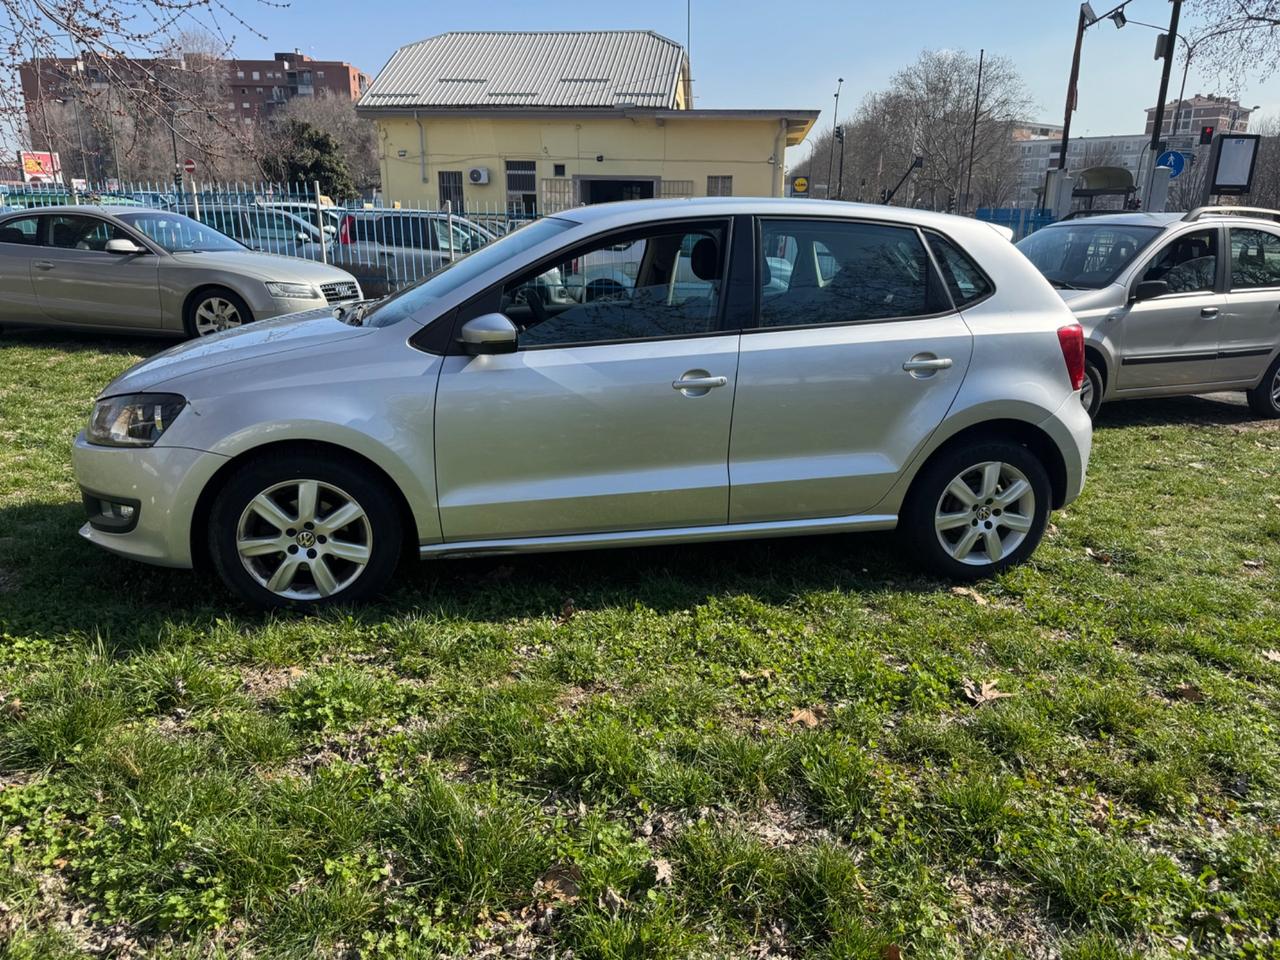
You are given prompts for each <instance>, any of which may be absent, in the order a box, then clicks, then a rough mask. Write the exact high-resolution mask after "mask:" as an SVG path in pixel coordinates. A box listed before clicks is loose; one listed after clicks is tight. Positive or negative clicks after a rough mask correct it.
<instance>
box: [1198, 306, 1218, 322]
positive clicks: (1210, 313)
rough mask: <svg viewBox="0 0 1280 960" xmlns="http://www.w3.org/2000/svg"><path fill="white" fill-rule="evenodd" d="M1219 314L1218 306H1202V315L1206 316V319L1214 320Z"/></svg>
mask: <svg viewBox="0 0 1280 960" xmlns="http://www.w3.org/2000/svg"><path fill="white" fill-rule="evenodd" d="M1217 315H1218V308H1217V307H1201V308H1200V316H1202V317H1204V318H1205V319H1206V320H1212V319H1213V318H1214V317H1216V316H1217Z"/></svg>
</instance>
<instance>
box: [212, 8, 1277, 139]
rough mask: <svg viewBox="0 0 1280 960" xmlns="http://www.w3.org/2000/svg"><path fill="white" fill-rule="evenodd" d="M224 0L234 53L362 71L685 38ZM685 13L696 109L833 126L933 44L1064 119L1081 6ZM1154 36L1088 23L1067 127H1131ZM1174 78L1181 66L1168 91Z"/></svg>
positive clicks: (631, 22)
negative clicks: (997, 69)
mask: <svg viewBox="0 0 1280 960" xmlns="http://www.w3.org/2000/svg"><path fill="white" fill-rule="evenodd" d="M231 2H232V5H233V7H232V8H233V9H235V10H236V11H237V12H238V13H240V14H241V15H242V16H243V17H244V18H245V20H246V21H247V22H249V23H250V24H252V25H253V26H254V27H256V28H257V29H259V30H261V31H262V32H263V33H265V34H266V35H267V39H266V40H265V41H264V40H260V39H258V38H257V37H252V36H250V35H249V34H247V33H246V32H245V31H243V30H240V31H239V33H238V36H237V42H236V51H237V53H239V54H240V55H241V56H246V57H250V56H257V55H262V54H265V55H267V56H269V55H270V54H271V52H272V51H274V50H276V49H281V50H286V49H293V48H294V47H297V48H299V49H300V50H302V51H303V52H304V53H309V54H311V55H313V56H315V57H318V58H322V59H336V60H348V61H350V62H351V63H354V64H356V65H357V66H359V67H361V68H362V69H364V70H366V71H368V72H369V73H370V74H376V73H377V71H378V70H379V69H380V68H381V67H382V65H383V64H385V63H386V61H387V59H388V57H390V55H391V53H392V52H393V51H394V50H395V49H396V47H398V46H400V45H402V44H404V43H409V42H412V41H414V40H418V39H421V38H423V37H427V36H430V35H432V34H435V33H440V32H443V31H446V30H476V29H507V30H515V29H529V30H538V29H557V30H559V29H621V28H628V29H630V28H643V29H651V30H655V31H657V32H658V33H661V34H664V35H666V36H668V37H671V38H672V39H674V40H678V41H680V42H684V40H685V10H686V5H685V2H684V0H639V2H636V0H633V2H630V3H619V2H600V0H532V2H530V0H523V2H518V3H517V2H512V0H490V2H488V3H475V4H469V3H435V2H422V0H364V2H362V3H359V4H353V3H352V2H351V0H295V2H294V3H293V5H292V6H291V7H288V8H284V9H272V8H270V7H267V6H259V5H258V4H256V3H254V2H253V0H231ZM1109 7H1110V4H1108V3H1107V0H1101V2H1097V0H1095V2H1094V8H1095V10H1097V12H1098V13H1102V12H1103V11H1104V10H1106V9H1109ZM692 9H693V17H692V22H693V34H692V52H693V75H694V94H695V97H696V103H697V105H698V106H702V107H786V108H798V107H806V108H818V109H821V110H823V116H822V118H821V119H820V120H819V123H820V124H822V125H824V126H825V125H827V124H829V123H830V122H831V107H832V103H833V97H832V94H833V93H834V91H835V84H836V78H837V77H841V76H842V77H844V79H845V83H844V90H843V93H842V94H841V113H842V114H844V113H845V112H846V111H847V110H849V109H852V108H853V107H854V106H855V105H856V103H857V101H858V100H859V99H860V98H861V97H862V95H863V94H865V93H866V92H868V91H871V90H875V89H877V88H879V87H881V86H883V85H884V84H885V82H886V81H887V80H888V78H889V76H890V75H891V74H892V73H893V72H894V71H895V70H897V69H898V68H899V67H901V66H903V65H904V64H906V63H908V62H910V61H911V60H912V59H914V58H915V56H916V55H917V54H918V53H919V52H920V51H921V50H923V49H941V48H956V49H963V50H967V51H970V52H972V53H974V54H976V53H977V52H978V50H979V48H986V50H987V52H988V53H993V54H996V53H998V54H1003V55H1005V56H1008V57H1010V58H1012V59H1013V60H1014V62H1015V63H1016V64H1017V66H1018V68H1019V70H1020V71H1021V73H1022V75H1023V77H1024V79H1025V80H1026V83H1027V87H1028V90H1029V92H1030V94H1031V96H1032V98H1033V99H1034V100H1035V101H1036V103H1037V104H1038V110H1037V111H1036V115H1035V119H1039V120H1046V121H1052V122H1056V123H1061V122H1062V111H1063V104H1064V100H1065V95H1066V82H1067V72H1068V69H1069V68H1070V65H1071V46H1072V43H1073V42H1074V39H1075V25H1076V16H1077V11H1078V9H1079V5H1078V3H1077V2H1075V0H1021V2H1019V0H952V2H943V0H897V2H885V0H879V2H865V0H844V2H836V0H805V2H798V3H797V2H782V3H780V2H777V0H770V2H763V0H736V2H735V0H693V8H692ZM354 10H358V11H359V13H358V16H353V11H354ZM1128 14H1129V17H1130V18H1131V19H1134V20H1145V21H1148V22H1151V23H1159V22H1161V21H1163V22H1165V23H1167V22H1168V17H1169V3H1168V0H1133V2H1132V3H1131V4H1130V5H1129V7H1128ZM1155 40H1156V31H1154V30H1150V29H1147V28H1144V27H1141V26H1137V25H1133V24H1131V25H1129V26H1127V27H1125V28H1124V29H1123V30H1117V29H1116V28H1115V27H1114V26H1112V24H1111V23H1110V22H1103V23H1099V24H1097V25H1096V26H1094V27H1093V28H1091V29H1090V30H1089V31H1088V33H1087V35H1086V40H1085V50H1084V58H1083V66H1082V71H1081V83H1080V102H1079V110H1078V111H1077V113H1076V115H1075V119H1074V120H1073V121H1072V123H1073V126H1072V133H1073V134H1079V135H1087V134H1123V133H1134V132H1140V131H1141V129H1142V124H1143V121H1144V119H1145V116H1144V114H1143V110H1144V108H1146V107H1148V106H1151V105H1152V104H1154V103H1155V100H1156V94H1157V92H1158V90H1159V81H1160V64H1159V63H1157V62H1156V61H1154V60H1153V59H1152V52H1153V50H1154V45H1155ZM1180 73H1181V63H1177V64H1176V65H1175V71H1174V76H1173V79H1172V81H1171V84H1170V94H1169V95H1170V97H1171V98H1172V97H1175V96H1176V95H1177V91H1178V83H1179V81H1180V80H1181V76H1180ZM1215 91H1221V92H1226V91H1227V88H1226V85H1225V84H1223V83H1220V82H1219V81H1218V80H1217V78H1215V77H1214V76H1213V75H1211V74H1208V73H1201V72H1199V71H1197V70H1196V64H1195V63H1194V62H1193V64H1192V69H1191V73H1190V76H1189V78H1188V81H1187V94H1188V96H1189V95H1191V94H1193V93H1196V92H1202V93H1213V92H1215ZM1239 93H1240V98H1241V100H1242V102H1243V103H1244V105H1245V106H1252V105H1254V104H1259V105H1261V106H1262V107H1263V110H1262V111H1261V112H1262V113H1269V114H1277V113H1280V79H1273V80H1271V81H1269V82H1267V83H1256V82H1255V83H1252V84H1250V85H1248V86H1246V87H1245V89H1243V90H1241V91H1239ZM791 159H792V160H793V161H794V159H795V157H794V155H793V156H792V157H791Z"/></svg>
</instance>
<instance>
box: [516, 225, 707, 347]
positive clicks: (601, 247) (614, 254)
mask: <svg viewBox="0 0 1280 960" xmlns="http://www.w3.org/2000/svg"><path fill="white" fill-rule="evenodd" d="M727 237H728V230H727V228H726V225H725V224H723V223H713V224H705V225H697V226H693V225H686V224H681V225H679V226H669V227H665V228H661V229H652V228H651V229H648V230H644V231H638V232H636V233H633V234H628V235H626V236H621V237H619V236H617V235H615V236H613V237H610V238H609V239H608V240H607V241H601V242H599V243H598V244H596V245H589V246H586V247H581V248H579V249H577V250H575V251H572V252H571V253H570V254H569V255H568V256H567V257H566V258H565V259H564V260H563V261H562V262H560V263H557V264H556V265H555V266H554V267H552V268H551V269H549V270H544V271H543V272H542V273H540V274H538V275H536V276H532V277H530V276H525V277H521V278H518V279H517V280H515V281H513V282H512V283H509V284H508V285H507V286H506V287H505V288H504V289H503V291H502V303H501V306H500V309H501V310H502V312H503V313H505V314H506V315H507V316H508V317H510V318H511V319H512V321H514V322H515V324H516V325H517V326H518V327H519V328H520V331H521V333H520V345H521V347H528V346H552V345H562V344H571V343H599V342H602V341H617V340H642V339H647V338H652V337H681V336H694V335H696V334H700V333H709V332H711V331H713V330H715V329H716V324H717V320H718V318H719V315H720V300H721V297H722V295H723V278H724V264H725V254H726V250H725V241H726V239H727ZM686 251H687V252H686Z"/></svg>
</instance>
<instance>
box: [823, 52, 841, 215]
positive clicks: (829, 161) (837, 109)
mask: <svg viewBox="0 0 1280 960" xmlns="http://www.w3.org/2000/svg"><path fill="white" fill-rule="evenodd" d="M843 85H844V77H839V78H837V79H836V106H835V110H833V111H832V113H831V156H830V157H829V158H828V159H827V199H828V200H830V199H831V171H832V168H833V167H834V166H835V162H836V122H837V121H838V120H839V119H840V88H841V87H842V86H843Z"/></svg>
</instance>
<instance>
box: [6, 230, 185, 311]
mask: <svg viewBox="0 0 1280 960" xmlns="http://www.w3.org/2000/svg"><path fill="white" fill-rule="evenodd" d="M46 216H47V223H46V227H45V229H46V230H47V233H46V234H45V238H46V243H45V245H44V246H42V247H40V249H39V250H38V251H36V255H35V257H34V258H33V260H32V262H31V267H32V270H31V279H32V285H33V286H34V288H35V294H36V300H37V301H38V302H39V304H40V309H41V310H43V311H44V312H45V313H46V314H47V315H48V316H49V317H50V318H51V319H53V320H56V321H58V322H60V323H75V324H89V325H97V324H102V325H104V326H112V327H136V328H139V329H155V328H158V327H159V326H160V324H161V310H160V284H159V257H157V256H156V255H155V254H153V253H151V252H150V251H147V252H145V253H137V254H118V253H107V252H106V246H107V241H108V240H128V241H130V242H131V243H134V242H136V241H134V239H133V237H131V236H129V234H128V233H126V232H125V231H124V230H123V229H122V228H120V227H118V226H116V225H115V224H113V223H111V222H110V221H108V220H104V219H102V218H101V217H95V216H91V215H88V214H79V213H77V214H47V215H46Z"/></svg>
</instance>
